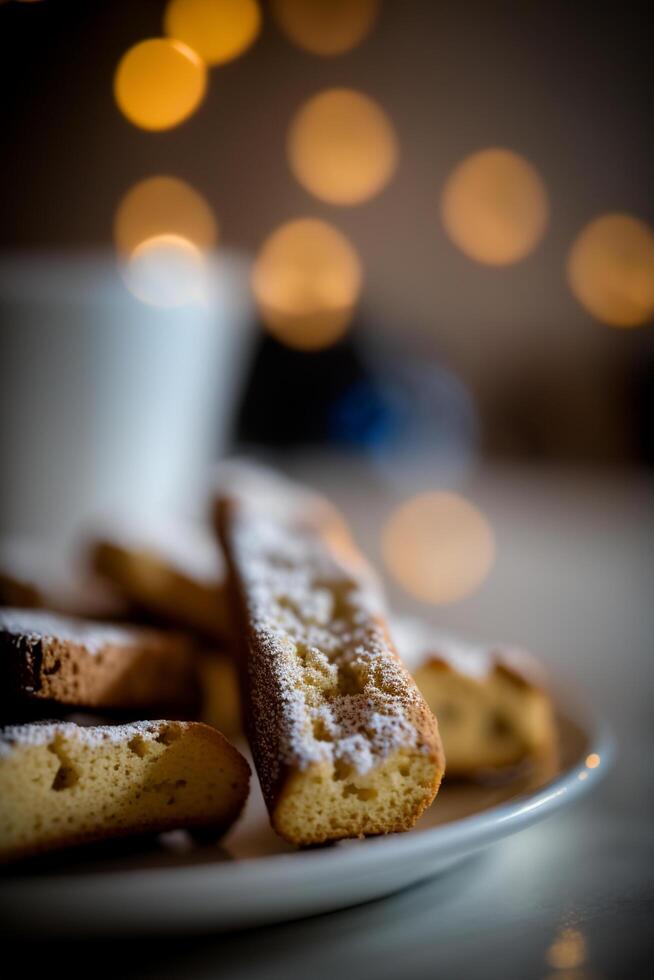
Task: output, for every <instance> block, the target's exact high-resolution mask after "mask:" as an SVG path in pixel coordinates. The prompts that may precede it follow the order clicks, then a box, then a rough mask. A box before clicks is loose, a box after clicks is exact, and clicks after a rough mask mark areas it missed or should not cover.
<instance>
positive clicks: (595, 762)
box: [586, 752, 601, 769]
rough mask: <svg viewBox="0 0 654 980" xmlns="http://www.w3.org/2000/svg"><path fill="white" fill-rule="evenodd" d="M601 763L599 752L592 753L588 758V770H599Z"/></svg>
mask: <svg viewBox="0 0 654 980" xmlns="http://www.w3.org/2000/svg"><path fill="white" fill-rule="evenodd" d="M600 762H601V759H600V757H599V756H598V754H597V752H591V754H590V755H587V756H586V766H587V768H588V769H597V767H598V766H599V764H600Z"/></svg>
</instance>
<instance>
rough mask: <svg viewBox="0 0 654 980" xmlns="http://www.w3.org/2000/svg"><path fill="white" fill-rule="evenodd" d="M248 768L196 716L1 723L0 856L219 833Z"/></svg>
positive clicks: (239, 801)
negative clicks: (106, 722) (184, 831)
mask: <svg viewBox="0 0 654 980" xmlns="http://www.w3.org/2000/svg"><path fill="white" fill-rule="evenodd" d="M249 780H250V767H249V766H248V764H247V762H246V761H245V759H244V758H243V756H242V755H241V754H240V752H239V751H238V750H237V749H236V748H235V747H234V746H233V745H231V744H230V743H229V742H228V741H227V739H226V738H225V737H224V736H223V735H222V734H221V733H220V732H218V731H216V730H215V729H213V728H210V727H209V726H208V725H204V724H201V723H199V722H179V721H141V722H134V723H131V724H127V725H116V726H93V727H88V728H86V727H82V726H79V725H76V724H74V723H72V722H45V723H35V724H26V725H15V726H7V727H5V728H2V729H0V799H1V800H2V801H3V805H2V808H0V860H1V861H5V862H8V861H12V860H16V859H19V858H24V857H28V856H31V855H34V854H38V853H41V852H44V851H49V850H54V849H59V848H65V847H68V846H72V845H77V844H82V843H87V842H92V841H99V840H103V839H109V838H116V837H125V836H129V835H139V834H146V833H158V832H162V831H166V830H173V829H178V828H206V829H208V830H210V831H212V832H215V833H216V836H219V835H220V834H222V833H224V832H225V831H226V830H227V829H228V828H229V827H230V826H231V825H232V823H233V822H234V821H235V820H236V818H237V817H238V815H239V814H240V812H241V810H242V808H243V806H244V804H245V801H246V799H247V795H248V791H249Z"/></svg>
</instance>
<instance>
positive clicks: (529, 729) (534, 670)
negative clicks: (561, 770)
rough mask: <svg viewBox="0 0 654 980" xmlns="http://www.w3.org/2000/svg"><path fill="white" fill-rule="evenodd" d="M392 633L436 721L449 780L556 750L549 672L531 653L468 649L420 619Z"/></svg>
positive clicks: (488, 646) (497, 646)
mask: <svg viewBox="0 0 654 980" xmlns="http://www.w3.org/2000/svg"><path fill="white" fill-rule="evenodd" d="M392 632H393V638H394V639H395V641H396V643H397V646H398V650H399V651H400V654H401V655H402V657H403V658H404V660H405V663H406V664H407V666H408V667H409V669H410V670H411V671H412V673H413V676H414V677H415V680H416V683H417V684H418V687H419V688H420V690H421V691H422V693H423V695H424V697H425V700H426V701H427V703H428V704H429V706H430V707H431V709H432V711H433V712H434V713H435V714H436V716H437V718H438V722H439V727H440V733H441V737H442V739H443V747H444V750H445V757H446V759H447V773H448V775H451V776H474V775H475V774H476V773H479V772H482V771H484V770H489V769H500V768H503V767H506V766H512V765H517V764H519V763H521V762H523V761H524V760H525V759H529V758H544V757H547V756H549V755H551V754H552V753H553V752H555V751H556V724H555V719H554V711H553V708H552V703H551V699H550V697H549V695H548V693H547V690H546V687H545V675H544V671H543V668H542V667H541V665H540V664H539V663H538V661H537V660H536V659H535V658H534V657H533V656H532V655H531V654H529V653H527V652H526V651H523V650H520V649H518V648H515V647H511V646H509V645H507V644H503V643H471V642H468V641H466V640H463V639H461V638H460V637H456V636H452V635H450V634H447V633H442V632H440V631H439V630H438V629H436V628H434V627H432V626H430V625H429V624H428V623H424V622H422V621H420V620H417V619H398V620H395V621H394V622H393V623H392Z"/></svg>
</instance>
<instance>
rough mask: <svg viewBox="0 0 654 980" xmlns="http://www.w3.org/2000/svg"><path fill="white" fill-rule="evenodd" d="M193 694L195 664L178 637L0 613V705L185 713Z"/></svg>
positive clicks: (30, 613)
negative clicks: (42, 704)
mask: <svg viewBox="0 0 654 980" xmlns="http://www.w3.org/2000/svg"><path fill="white" fill-rule="evenodd" d="M195 697H196V676H195V660H194V656H193V651H192V648H191V646H190V644H189V642H188V641H187V640H186V639H185V638H184V637H183V636H180V635H177V634H174V633H164V632H161V631H159V630H152V629H141V628H137V627H131V626H130V627H127V626H118V625H114V624H107V623H96V622H92V621H88V620H83V619H76V618H73V617H70V616H59V615H56V614H55V613H49V612H45V611H42V610H37V609H13V608H2V609H0V703H3V704H11V705H16V704H20V703H29V702H34V701H39V700H40V701H54V702H57V703H58V704H65V705H77V706H80V707H87V708H110V709H116V710H120V711H132V710H138V711H146V710H152V709H155V708H157V707H163V706H165V707H167V708H170V709H173V708H176V709H179V710H180V711H184V710H185V709H186V708H188V707H189V706H190V705H192V704H193V703H194V700H195Z"/></svg>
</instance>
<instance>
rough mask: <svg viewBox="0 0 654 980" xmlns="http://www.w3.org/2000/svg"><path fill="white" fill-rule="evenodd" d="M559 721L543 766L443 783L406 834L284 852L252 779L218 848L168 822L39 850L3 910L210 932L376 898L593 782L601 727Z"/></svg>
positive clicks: (41, 927)
mask: <svg viewBox="0 0 654 980" xmlns="http://www.w3.org/2000/svg"><path fill="white" fill-rule="evenodd" d="M572 717H574V718H575V721H574V723H573V722H572V720H571V719H572ZM559 720H560V733H561V739H560V742H561V745H560V758H559V761H558V763H557V764H556V766H555V767H554V768H551V765H552V764H551V762H550V763H548V764H547V765H546V766H544V767H541V768H540V769H539V768H533V769H531V770H529V771H524V772H522V773H517V774H515V775H514V776H513V778H511V779H508V780H507V779H505V780H504V781H502V782H498V781H495V782H494V783H493V782H487V783H486V784H474V785H470V784H463V783H460V784H451V785H448V784H447V783H446V784H445V785H444V786H443V788H442V789H441V792H440V793H439V795H438V797H437V798H436V801H435V803H434V804H433V806H432V807H431V808H430V809H429V810H428V811H427V812H426V813H425V814H424V816H423V817H422V818H421V820H420V821H419V823H418V825H417V826H416V827H415V829H414V830H412V831H411V832H409V833H406V834H394V835H390V836H387V837H376V838H370V839H368V840H360V841H347V842H342V843H340V844H337V845H334V846H331V847H325V848H320V849H318V848H316V849H312V850H304V851H296V850H293V849H292V848H291V847H289V846H288V845H286V844H284V842H283V841H281V840H279V839H278V838H277V837H276V835H275V834H274V833H273V832H272V831H271V829H270V827H269V825H268V821H267V818H266V812H265V808H264V805H263V800H262V799H261V795H260V793H259V791H258V787H257V782H256V777H255V778H254V779H253V792H252V794H251V797H250V800H249V802H248V805H247V808H246V812H245V814H244V816H243V817H242V818H241V820H240V821H239V823H238V824H237V825H236V827H235V828H234V829H233V830H232V832H231V833H230V834H229V835H228V836H227V838H226V839H225V840H224V841H223V842H222V845H221V846H219V845H216V844H204V845H198V844H196V843H194V842H193V841H191V839H190V838H189V837H188V836H187V835H186V834H184V833H183V832H176V833H174V834H166V835H161V836H160V837H159V838H157V840H156V841H151V842H149V843H148V844H144V843H143V841H139V842H131V843H129V844H124V843H123V844H121V845H112V846H109V847H107V846H104V847H102V848H98V847H95V848H89V849H85V850H84V851H83V852H74V853H71V854H68V855H58V856H53V857H51V858H48V859H47V860H45V859H41V860H40V861H39V862H34V863H32V865H31V866H29V867H25V866H23V867H22V868H20V869H18V868H15V869H11V870H10V871H9V872H6V873H5V876H4V877H3V879H2V880H1V881H0V913H1V914H2V919H3V920H4V923H5V925H9V927H10V929H11V931H12V932H14V933H15V932H20V931H26V930H28V931H29V932H30V933H32V934H36V933H43V932H46V933H51V934H52V933H54V934H60V935H65V934H75V935H79V934H80V933H84V932H86V933H92V934H101V933H104V934H108V933H117V934H121V935H124V934H126V933H143V932H157V931H165V932H170V931H180V932H182V931H184V932H188V931H207V930H209V931H211V930H221V929H230V928H243V927H246V926H254V925H261V924H264V923H272V922H281V921H284V920H288V919H293V918H299V917H302V916H308V915H314V914H316V913H319V912H327V911H333V910H335V909H341V908H346V907H347V906H350V905H356V904H358V903H360V902H366V901H369V900H371V899H375V898H381V897H382V896H384V895H389V894H391V893H392V892H395V891H398V890H400V889H401V888H404V887H406V886H408V885H411V884H414V883H415V882H418V881H421V880H424V879H425V878H428V877H430V876H432V875H435V874H438V873H440V872H443V871H445V870H446V869H448V868H451V867H452V866H453V865H456V864H459V863H460V862H462V861H463V860H465V859H466V858H468V857H469V856H471V855H472V854H475V853H476V852H478V851H480V850H482V849H483V848H485V847H488V846H489V845H490V844H493V843H494V842H495V841H498V840H501V839H502V838H503V837H507V836H509V835H510V834H513V833H515V832H516V831H519V830H522V829H523V828H525V827H528V826H529V825H530V824H533V823H535V822H536V821H538V820H542V819H543V818H544V817H547V816H549V815H550V814H552V813H554V812H556V811H557V810H559V809H560V808H562V807H564V806H567V805H569V804H570V803H572V802H573V801H574V800H575V799H576V798H577V797H579V796H580V795H581V794H583V793H585V792H587V791H588V790H589V789H590V788H591V787H592V786H594V785H595V784H596V783H597V782H598V780H599V779H600V778H601V777H602V776H603V775H604V773H605V772H606V771H607V769H608V767H609V765H610V762H611V759H612V756H613V751H614V749H613V740H612V738H611V736H610V734H609V733H608V732H607V731H606V729H605V728H604V727H603V726H600V725H598V724H597V723H596V722H595V721H594V720H593V719H592V718H590V717H589V716H588V713H587V712H582V711H580V710H579V709H576V710H575V712H574V714H573V713H571V712H570V710H569V709H568V711H567V712H565V713H564V712H563V711H560V719H559ZM548 769H549V771H548Z"/></svg>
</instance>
